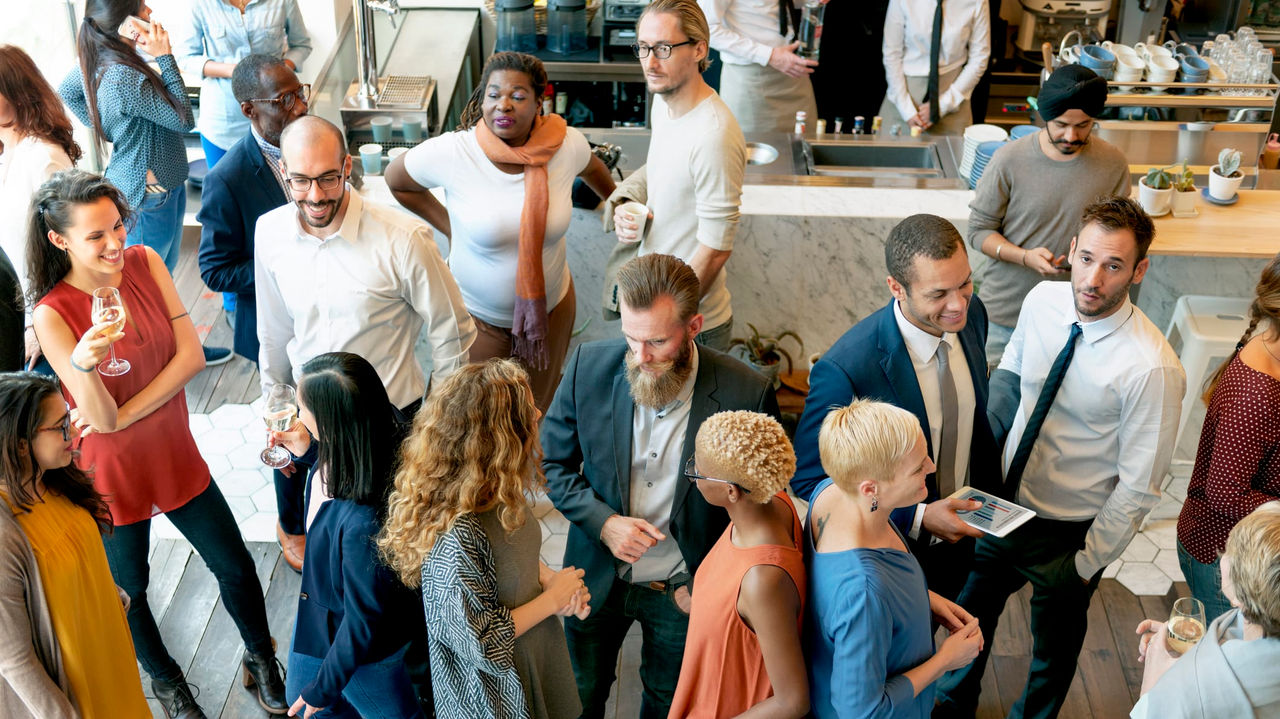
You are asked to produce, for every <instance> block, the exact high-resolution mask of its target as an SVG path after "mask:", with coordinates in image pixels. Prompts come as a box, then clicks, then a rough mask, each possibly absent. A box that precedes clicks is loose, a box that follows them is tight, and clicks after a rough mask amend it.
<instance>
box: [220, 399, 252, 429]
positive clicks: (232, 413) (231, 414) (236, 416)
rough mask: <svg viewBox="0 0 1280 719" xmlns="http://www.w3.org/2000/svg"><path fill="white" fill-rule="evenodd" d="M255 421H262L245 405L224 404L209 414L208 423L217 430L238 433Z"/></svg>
mask: <svg viewBox="0 0 1280 719" xmlns="http://www.w3.org/2000/svg"><path fill="white" fill-rule="evenodd" d="M255 420H257V421H258V422H261V421H262V420H260V419H258V417H257V416H255V415H254V413H253V410H251V409H249V405H247V404H224V405H222V406H221V407H219V408H217V409H215V410H214V411H212V412H210V413H209V421H210V422H212V423H213V426H214V427H216V428H218V429H234V430H236V431H239V430H241V429H243V428H244V427H245V426H246V425H248V424H250V423H252V422H254V421H255Z"/></svg>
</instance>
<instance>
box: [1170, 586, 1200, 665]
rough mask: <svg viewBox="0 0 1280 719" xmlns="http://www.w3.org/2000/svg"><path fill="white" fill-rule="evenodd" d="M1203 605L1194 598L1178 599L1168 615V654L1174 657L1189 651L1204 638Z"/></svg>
mask: <svg viewBox="0 0 1280 719" xmlns="http://www.w3.org/2000/svg"><path fill="white" fill-rule="evenodd" d="M1204 625H1205V622H1204V604H1203V603H1202V602H1201V601H1200V600H1199V599H1196V598H1195V597H1178V598H1177V599H1176V600H1174V602H1173V611H1172V612H1170V613H1169V632H1168V641H1167V644H1168V646H1169V653H1170V654H1172V655H1173V656H1175V657H1179V656H1182V655H1183V654H1185V653H1186V652H1189V651H1191V647H1194V646H1195V645H1196V642H1199V641H1200V639H1201V638H1203V637H1204Z"/></svg>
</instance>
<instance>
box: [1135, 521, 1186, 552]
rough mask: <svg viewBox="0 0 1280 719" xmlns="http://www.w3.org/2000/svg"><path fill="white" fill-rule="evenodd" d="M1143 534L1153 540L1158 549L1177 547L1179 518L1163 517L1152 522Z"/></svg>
mask: <svg viewBox="0 0 1280 719" xmlns="http://www.w3.org/2000/svg"><path fill="white" fill-rule="evenodd" d="M1141 536H1143V537H1146V538H1147V539H1149V540H1151V543H1152V544H1154V545H1156V547H1157V548H1158V549H1175V548H1177V546H1178V519H1177V518H1176V517H1175V518H1173V519H1161V520H1157V521H1154V522H1151V523H1150V524H1149V525H1147V527H1146V528H1144V529H1143V530H1142V534H1141Z"/></svg>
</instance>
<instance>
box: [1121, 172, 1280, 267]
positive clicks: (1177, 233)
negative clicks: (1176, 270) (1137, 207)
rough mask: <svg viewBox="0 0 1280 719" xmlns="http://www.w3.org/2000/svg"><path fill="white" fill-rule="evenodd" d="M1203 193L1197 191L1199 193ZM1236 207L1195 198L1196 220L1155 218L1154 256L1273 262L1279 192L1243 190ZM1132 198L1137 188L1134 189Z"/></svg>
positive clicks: (1277, 247) (1277, 248)
mask: <svg viewBox="0 0 1280 719" xmlns="http://www.w3.org/2000/svg"><path fill="white" fill-rule="evenodd" d="M1199 192H1200V190H1199V188H1197V190H1196V193H1197V194H1199ZM1239 195H1240V199H1239V200H1237V201H1236V204H1234V205H1215V204H1213V203H1212V202H1210V201H1209V200H1207V199H1205V198H1204V196H1203V195H1202V196H1200V197H1197V198H1196V211H1197V212H1199V213H1200V214H1199V216H1197V217H1174V216H1173V213H1169V214H1167V215H1165V216H1164V217H1157V218H1155V223H1156V238H1155V241H1154V242H1152V243H1151V254H1154V255H1177V256H1184V257H1248V258H1262V259H1266V258H1271V257H1274V256H1275V254H1276V253H1277V252H1280V191H1276V190H1240V192H1239ZM1131 197H1133V198H1135V199H1136V198H1137V197H1138V188H1137V187H1134V188H1133V194H1132V195H1131Z"/></svg>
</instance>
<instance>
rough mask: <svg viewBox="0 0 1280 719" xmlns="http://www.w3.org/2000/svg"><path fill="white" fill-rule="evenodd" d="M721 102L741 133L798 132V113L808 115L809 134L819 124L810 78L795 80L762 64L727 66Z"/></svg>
mask: <svg viewBox="0 0 1280 719" xmlns="http://www.w3.org/2000/svg"><path fill="white" fill-rule="evenodd" d="M720 99H721V100H724V104H726V105H728V106H729V110H730V111H732V112H733V116H734V117H735V118H736V119H737V120H738V126H739V127H741V128H742V134H744V135H751V134H753V133H760V132H785V133H787V134H790V133H791V132H792V130H794V129H795V125H796V112H798V111H800V110H804V111H805V112H806V113H808V119H807V121H808V125H809V132H810V133H812V132H813V128H814V127H815V123H817V121H818V103H817V101H816V100H815V99H814V97H813V82H812V81H810V80H809V78H808V77H807V76H806V77H801V78H794V77H790V76H788V75H784V74H782V73H781V72H778V71H777V70H775V69H773V68H772V67H768V66H763V65H756V64H754V63H753V64H751V65H730V64H728V63H725V64H724V68H723V69H722V70H721V71H720Z"/></svg>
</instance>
